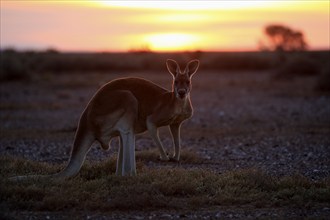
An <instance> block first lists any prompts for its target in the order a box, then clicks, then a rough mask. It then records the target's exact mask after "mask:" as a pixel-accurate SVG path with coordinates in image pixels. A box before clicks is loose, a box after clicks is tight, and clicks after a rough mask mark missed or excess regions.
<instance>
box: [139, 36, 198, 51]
mask: <svg viewBox="0 0 330 220" xmlns="http://www.w3.org/2000/svg"><path fill="white" fill-rule="evenodd" d="M144 41H145V43H146V44H147V45H148V46H149V47H150V49H151V50H156V51H179V50H193V49H195V48H196V45H195V43H196V42H197V41H198V37H197V36H195V35H192V34H186V33H156V34H150V35H146V36H145V37H144Z"/></svg>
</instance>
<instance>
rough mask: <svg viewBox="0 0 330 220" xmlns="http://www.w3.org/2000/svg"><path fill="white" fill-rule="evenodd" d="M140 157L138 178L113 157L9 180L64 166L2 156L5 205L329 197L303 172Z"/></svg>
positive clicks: (132, 205) (80, 206)
mask: <svg viewBox="0 0 330 220" xmlns="http://www.w3.org/2000/svg"><path fill="white" fill-rule="evenodd" d="M144 156H145V155H139V156H138V158H139V159H138V160H139V162H138V172H139V175H138V176H135V177H119V176H115V175H114V174H113V173H114V170H115V158H112V159H111V160H109V161H106V162H99V163H95V162H89V163H86V164H85V165H84V166H83V169H82V171H81V172H80V174H79V176H77V177H75V178H73V179H70V180H66V181H63V180H53V181H47V180H41V179H33V180H27V181H20V182H10V181H9V180H8V179H7V178H8V177H9V176H12V175H17V174H28V173H44V172H47V173H52V172H55V171H58V170H60V169H61V167H62V165H54V166H50V165H49V164H46V163H39V162H33V161H27V160H23V159H14V158H12V157H8V156H7V157H5V156H2V157H1V158H0V161H1V164H2V166H1V169H0V175H1V193H0V195H1V208H2V210H8V211H9V210H13V209H15V210H17V209H19V210H30V211H64V210H73V209H74V210H84V211H86V210H93V211H95V210H99V211H109V210H128V209H129V210H154V209H162V208H164V209H169V208H170V209H194V208H196V207H207V206H214V205H222V206H232V205H252V206H254V207H257V208H260V207H274V206H275V207H281V206H293V207H295V206H297V207H301V206H306V205H308V204H311V203H313V204H314V205H315V204H322V203H327V204H328V203H329V201H330V184H329V183H330V180H329V179H324V180H319V181H312V180H310V179H308V178H306V177H304V176H301V175H299V174H297V175H294V176H284V177H276V176H270V175H268V174H266V173H264V172H262V171H260V170H256V169H244V170H234V171H229V172H225V173H222V174H218V173H215V172H211V171H207V170H202V169H192V168H191V169H183V168H180V167H177V168H147V167H146V166H144V163H143V158H144Z"/></svg>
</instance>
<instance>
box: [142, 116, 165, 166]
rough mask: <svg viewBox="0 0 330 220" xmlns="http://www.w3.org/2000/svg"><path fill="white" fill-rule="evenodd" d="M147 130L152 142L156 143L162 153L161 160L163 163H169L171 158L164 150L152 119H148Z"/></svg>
mask: <svg viewBox="0 0 330 220" xmlns="http://www.w3.org/2000/svg"><path fill="white" fill-rule="evenodd" d="M147 128H148V132H149V134H150V136H151V138H152V140H153V141H154V142H155V144H156V146H157V147H158V149H159V151H160V159H161V160H163V161H168V160H169V158H168V156H167V154H166V152H165V150H164V147H163V144H162V142H161V141H160V139H159V134H158V128H157V127H156V125H155V124H154V123H153V122H152V120H151V118H150V117H149V118H148V119H147Z"/></svg>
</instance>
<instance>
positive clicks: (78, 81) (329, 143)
mask: <svg viewBox="0 0 330 220" xmlns="http://www.w3.org/2000/svg"><path fill="white" fill-rule="evenodd" d="M123 76H138V77H144V78H147V79H149V80H152V81H154V82H156V83H159V84H160V85H162V86H163V87H165V88H168V89H170V88H171V76H170V74H168V73H166V72H160V73H148V72H144V73H141V72H138V73H134V72H132V73H123V74H118V73H112V74H98V73H90V74H78V73H75V74H64V73H63V74H57V75H55V74H44V75H43V76H42V77H39V78H38V79H37V80H33V81H30V82H6V83H2V84H0V86H1V88H0V89H1V94H0V103H1V106H0V120H1V124H0V131H1V133H0V137H1V140H0V153H1V154H2V155H3V154H7V155H14V156H20V157H24V158H27V159H31V160H37V161H46V162H49V163H63V162H65V161H67V160H68V157H69V155H70V149H71V144H72V142H73V138H74V131H75V129H76V127H77V123H78V120H79V116H80V114H81V112H82V111H83V109H84V107H85V106H86V104H87V103H88V101H89V99H90V98H91V97H92V95H93V94H94V93H95V92H96V90H97V89H98V88H99V87H100V86H101V85H102V84H104V83H105V82H107V81H109V80H111V79H114V78H118V77H123ZM315 81H316V78H313V77H303V78H295V79H293V80H285V81H283V80H282V81H274V80H272V78H271V73H270V72H205V71H202V70H201V71H200V72H198V73H197V74H196V76H194V79H193V91H192V94H191V99H192V102H193V106H194V116H193V118H192V119H190V120H189V121H187V122H186V123H185V124H184V125H183V127H182V145H183V149H185V150H188V151H193V152H196V153H197V154H198V155H199V156H200V157H201V158H202V162H201V163H198V164H183V163H182V164H180V166H183V167H200V168H205V169H211V170H215V171H216V172H219V173H223V172H225V171H228V170H233V169H241V168H257V169H261V170H264V171H265V172H267V173H270V174H273V175H290V174H295V173H300V174H302V175H305V176H307V177H309V178H311V179H322V178H329V177H330V169H329V168H330V159H329V158H330V96H329V94H328V95H326V94H320V93H317V92H315V91H314V90H313V88H314V85H315ZM161 138H162V141H163V143H164V145H165V146H166V147H167V149H168V152H169V153H172V151H173V148H172V142H171V139H170V134H169V132H168V129H167V128H163V129H161ZM114 146H116V145H115V144H114ZM154 148H155V146H154V145H153V143H152V141H151V139H150V138H149V136H148V134H143V135H141V136H139V137H138V138H137V143H136V150H137V151H143V150H147V149H154ZM116 152H117V147H113V148H112V149H110V150H109V151H102V150H101V149H100V147H99V145H98V144H95V146H93V147H92V149H91V151H90V152H89V154H88V156H87V159H88V160H104V159H106V158H108V157H110V156H111V155H113V154H115V153H116ZM148 166H177V164H175V165H174V164H173V163H169V164H168V165H166V164H164V163H156V162H151V163H149V164H148ZM329 206H330V205H329ZM234 210H235V208H234ZM201 212H202V211H201ZM201 212H200V213H201ZM204 212H206V213H207V212H208V211H204ZM289 212H290V211H289ZM318 212H323V214H324V213H328V214H329V215H330V210H329V207H320V209H318V210H316V211H315V212H313V213H318ZM212 213H213V214H212V216H215V217H216V215H217V213H218V212H217V211H214V210H213V211H212ZM219 213H220V212H219ZM228 213H229V214H230V213H231V212H230V211H229V212H228ZM233 213H235V211H234V212H233ZM238 213H239V212H238ZM266 213H268V212H267V211H266ZM229 214H228V216H229ZM259 214H260V213H259ZM187 215H188V214H187ZM219 215H220V216H221V214H219ZM136 216H138V215H136ZM173 216H174V214H173ZM228 216H227V217H228ZM252 216H254V217H257V214H256V215H252ZM270 216H271V215H270ZM289 216H290V215H289ZM309 216H314V215H313V214H312V215H309ZM316 216H317V215H316ZM179 217H180V216H179ZM186 217H187V216H186ZM222 217H224V215H223V216H222ZM229 217H230V216H229Z"/></svg>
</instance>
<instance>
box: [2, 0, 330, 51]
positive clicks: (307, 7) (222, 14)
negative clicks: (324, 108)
mask: <svg viewBox="0 0 330 220" xmlns="http://www.w3.org/2000/svg"><path fill="white" fill-rule="evenodd" d="M0 2H1V45H0V46H1V49H5V48H8V47H10V48H12V47H13V48H16V49H20V50H27V49H29V50H30V49H36V50H43V49H47V48H55V49H57V50H61V51H98V52H99V51H129V50H140V49H144V48H149V49H151V50H152V51H180V50H203V51H246V50H257V49H258V42H259V41H260V40H262V39H263V28H264V27H265V26H266V25H267V24H284V25H287V26H289V27H291V28H293V29H295V30H301V31H303V32H304V34H305V38H306V41H307V43H308V44H309V46H310V49H312V50H313V49H329V47H330V46H329V45H330V43H329V39H330V34H329V32H330V30H329V29H330V28H329V27H330V18H329V10H330V9H329V8H330V5H329V4H330V3H329V2H330V1H329V0H310V1H306V0H305V1H298V0H291V1H290V0H287V1H281V0H278V1H261V0H258V1H164V0H163V1H101V0H94V1H92V0H84V1H83V0H75V1H69V0H67V1H63V0H62V1H50V0H49V1H29V0H24V1H23V0H1V1H0ZM263 40H264V39H263Z"/></svg>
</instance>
